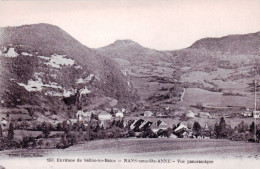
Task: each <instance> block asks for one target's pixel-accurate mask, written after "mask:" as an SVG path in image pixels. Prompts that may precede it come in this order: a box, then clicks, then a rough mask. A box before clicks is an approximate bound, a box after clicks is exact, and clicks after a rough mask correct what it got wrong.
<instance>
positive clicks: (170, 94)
mask: <svg viewBox="0 0 260 169" xmlns="http://www.w3.org/2000/svg"><path fill="white" fill-rule="evenodd" d="M259 42H260V33H259V32H257V33H251V34H246V35H230V36H226V37H222V38H205V39H201V40H198V41H196V42H195V43H194V44H193V45H191V46H190V47H189V48H186V49H181V50H175V51H157V50H153V49H148V48H144V47H142V46H141V45H139V44H137V43H135V42H133V41H131V40H119V41H116V42H114V43H113V44H111V45H108V46H106V47H103V48H99V49H97V51H98V52H99V53H100V55H103V56H106V57H109V58H112V59H114V60H115V61H116V62H117V63H119V65H121V67H122V69H124V70H125V72H127V73H128V74H129V76H130V77H131V79H132V86H133V88H135V89H136V90H137V93H138V94H139V95H140V98H141V101H142V103H143V105H146V106H147V107H149V108H151V107H152V108H153V107H154V108H156V109H158V108H161V107H172V108H173V109H178V108H180V107H184V108H185V109H187V108H188V107H189V106H194V105H196V104H198V103H201V104H203V105H205V106H213V107H214V106H224V107H225V106H241V107H253V103H254V102H253V94H252V91H250V90H252V88H250V85H249V83H252V81H253V80H254V78H255V74H260V68H259V65H260V64H258V63H260V43H259ZM254 68H256V70H257V71H256V72H255V71H254ZM184 89H186V90H184Z"/></svg>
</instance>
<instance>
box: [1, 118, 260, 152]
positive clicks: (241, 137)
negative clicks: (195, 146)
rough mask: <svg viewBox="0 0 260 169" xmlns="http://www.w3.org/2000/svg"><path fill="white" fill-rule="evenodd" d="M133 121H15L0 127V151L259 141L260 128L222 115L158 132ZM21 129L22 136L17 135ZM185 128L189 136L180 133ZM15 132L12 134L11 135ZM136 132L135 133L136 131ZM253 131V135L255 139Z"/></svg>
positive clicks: (182, 132)
mask: <svg viewBox="0 0 260 169" xmlns="http://www.w3.org/2000/svg"><path fill="white" fill-rule="evenodd" d="M133 122H134V121H133V120H132V121H131V120H130V121H128V123H124V120H123V119H121V120H114V121H112V122H109V124H108V127H107V128H104V127H103V126H100V121H98V120H97V119H96V117H92V119H91V120H90V122H89V123H88V124H87V125H86V124H83V123H82V122H75V123H71V122H68V121H63V122H62V123H58V124H56V125H53V124H51V123H47V122H43V123H41V124H38V125H35V126H32V125H30V124H29V123H27V122H21V123H16V124H15V125H14V124H13V123H12V122H11V123H10V125H9V128H8V131H7V132H6V133H5V134H4V132H3V131H2V127H0V145H1V146H0V150H6V149H16V148H37V149H43V148H44V149H46V148H47V149H49V148H61V149H63V148H67V147H70V146H72V145H75V144H78V143H80V142H83V141H91V140H98V139H111V138H128V137H137V138H158V137H171V136H172V135H175V136H177V137H179V138H184V137H185V138H211V139H229V140H234V141H251V142H259V139H260V130H259V126H258V128H255V124H254V122H252V123H251V125H250V126H248V125H247V124H246V123H244V122H243V121H242V122H241V123H240V124H238V125H237V126H236V127H234V128H232V127H231V126H230V125H228V124H226V122H225V119H224V118H223V117H222V118H221V119H220V121H219V123H216V124H215V125H214V126H209V127H207V128H205V127H201V125H200V124H199V123H198V122H196V121H195V122H194V124H193V126H192V128H190V129H184V130H181V131H178V132H176V131H175V129H176V128H177V127H178V125H173V126H172V127H169V128H167V129H164V130H163V129H160V130H159V131H158V132H154V131H152V129H151V128H150V127H149V126H144V127H142V128H139V127H135V128H133V129H131V127H130V126H131V124H133ZM21 131H22V134H20V135H23V136H22V137H17V136H16V134H17V135H19V132H21ZM187 131H188V132H189V133H190V134H189V135H184V133H185V132H186V133H187ZM15 133H16V134H15ZM137 133H138V134H137ZM255 133H256V136H257V137H256V138H255Z"/></svg>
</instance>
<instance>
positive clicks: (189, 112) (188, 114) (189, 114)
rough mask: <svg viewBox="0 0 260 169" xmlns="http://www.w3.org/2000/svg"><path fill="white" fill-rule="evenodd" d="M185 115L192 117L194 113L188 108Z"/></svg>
mask: <svg viewBox="0 0 260 169" xmlns="http://www.w3.org/2000/svg"><path fill="white" fill-rule="evenodd" d="M186 117H189V118H194V117H195V113H193V112H192V111H191V110H189V111H188V113H187V114H186Z"/></svg>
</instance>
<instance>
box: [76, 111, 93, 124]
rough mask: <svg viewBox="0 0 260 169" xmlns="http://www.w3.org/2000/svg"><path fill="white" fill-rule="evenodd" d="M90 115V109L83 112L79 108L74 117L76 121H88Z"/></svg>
mask: <svg viewBox="0 0 260 169" xmlns="http://www.w3.org/2000/svg"><path fill="white" fill-rule="evenodd" d="M91 115H92V112H91V111H87V112H84V111H83V110H79V111H78V112H77V114H76V117H77V119H78V121H90V119H91Z"/></svg>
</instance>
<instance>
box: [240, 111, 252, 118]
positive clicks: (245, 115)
mask: <svg viewBox="0 0 260 169" xmlns="http://www.w3.org/2000/svg"><path fill="white" fill-rule="evenodd" d="M242 116H244V117H252V116H253V113H252V111H249V110H246V111H244V112H243V113H242Z"/></svg>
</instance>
